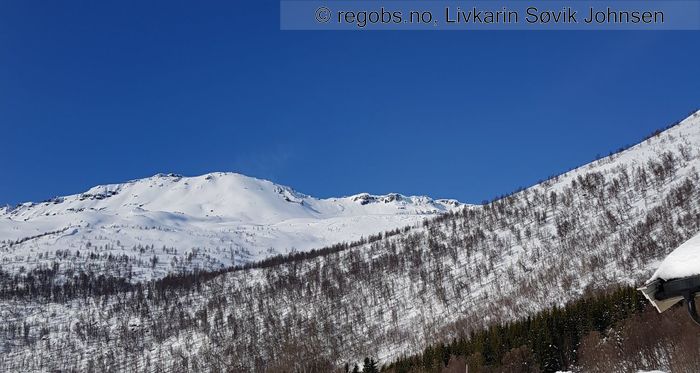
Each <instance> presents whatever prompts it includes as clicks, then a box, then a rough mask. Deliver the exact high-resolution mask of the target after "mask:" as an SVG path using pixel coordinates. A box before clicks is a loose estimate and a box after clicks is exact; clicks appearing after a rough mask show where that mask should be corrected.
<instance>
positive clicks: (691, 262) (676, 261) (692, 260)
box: [647, 234, 700, 283]
mask: <svg viewBox="0 0 700 373" xmlns="http://www.w3.org/2000/svg"><path fill="white" fill-rule="evenodd" d="M695 275H700V234H697V235H695V237H693V238H691V239H690V240H688V241H686V242H685V243H684V244H682V245H680V246H679V247H678V248H677V249H675V250H673V251H672V252H671V253H670V254H668V256H667V257H666V259H664V261H663V262H661V265H660V266H659V268H658V269H657V270H656V272H654V275H653V276H651V278H650V279H649V281H647V283H649V282H652V281H654V280H656V279H662V280H665V281H668V280H672V279H674V278H683V277H688V276H695Z"/></svg>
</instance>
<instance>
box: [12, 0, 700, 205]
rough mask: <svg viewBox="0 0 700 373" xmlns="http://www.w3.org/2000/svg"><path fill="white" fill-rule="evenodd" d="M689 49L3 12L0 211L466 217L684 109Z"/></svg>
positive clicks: (31, 8)
mask: <svg viewBox="0 0 700 373" xmlns="http://www.w3.org/2000/svg"><path fill="white" fill-rule="evenodd" d="M699 40H700V34H699V33H698V32H648V31H647V32H332V31H327V32H290V31H286V32H282V31H279V3H278V2H276V1H266V0H265V1H263V0H245V1H244V0H237V1H221V2H218V1H206V2H194V1H172V0H170V1H121V0H120V1H108V2H105V1H80V2H74V1H48V2H46V1H41V2H40V1H31V0H12V1H10V0H8V1H3V2H1V3H0V141H1V142H2V144H1V145H0V204H5V203H9V204H14V203H18V202H22V201H28V200H41V199H45V198H48V197H51V196H54V195H62V194H70V193H78V192H81V191H83V190H85V189H87V188H88V187H90V186H92V185H95V184H100V183H110V182H120V181H124V180H128V179H134V178H140V177H146V176H150V175H152V174H155V173H158V172H176V173H182V174H185V175H196V174H201V173H206V172H211V171H237V172H240V173H244V174H248V175H252V176H256V177H260V178H266V179H271V180H273V181H275V182H278V183H282V184H286V185H290V186H292V187H294V188H296V189H297V190H299V191H301V192H304V193H308V194H312V195H315V196H320V197H328V196H335V195H347V194H353V193H358V192H362V191H367V192H371V193H386V192H392V191H396V192H400V193H404V194H426V195H430V196H433V197H449V198H457V199H460V200H462V201H466V202H480V201H481V200H483V199H487V198H491V197H493V196H496V195H499V194H502V193H505V192H508V191H511V190H513V189H514V188H517V187H518V186H525V185H529V184H532V183H534V182H536V181H537V180H539V179H541V178H544V177H546V176H548V175H551V174H554V173H558V172H561V171H563V170H565V169H568V168H570V167H573V166H576V165H579V164H582V163H585V162H587V161H589V160H590V159H591V158H593V157H595V156H596V154H599V153H600V154H607V153H608V151H610V150H614V149H617V148H618V147H620V146H622V145H626V144H630V143H633V142H636V141H637V140H639V139H640V138H641V137H643V136H644V135H646V134H648V133H649V132H651V131H652V130H654V129H655V128H658V127H662V126H665V125H667V124H669V123H670V122H672V121H674V120H677V119H681V118H682V117H684V116H685V115H686V114H688V113H689V112H690V111H691V110H692V109H695V108H697V107H700V90H698V87H700V74H699V73H700V71H699V70H700V69H699V68H698V63H699V62H698V61H700V48H698V44H699Z"/></svg>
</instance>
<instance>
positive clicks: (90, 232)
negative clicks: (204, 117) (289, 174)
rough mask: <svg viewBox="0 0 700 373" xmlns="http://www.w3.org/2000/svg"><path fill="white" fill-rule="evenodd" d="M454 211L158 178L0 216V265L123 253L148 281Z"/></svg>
mask: <svg viewBox="0 0 700 373" xmlns="http://www.w3.org/2000/svg"><path fill="white" fill-rule="evenodd" d="M460 206H462V204H460V203H459V202H457V201H454V200H432V199H430V198H428V197H406V196H403V195H399V194H389V195H386V196H374V195H369V194H366V193H364V194H358V195H354V196H350V197H343V198H330V199H316V198H313V197H310V196H307V195H304V194H301V193H298V192H296V191H294V190H293V189H291V188H289V187H286V186H281V185H277V184H274V183H272V182H269V181H266V180H259V179H256V178H252V177H247V176H244V175H240V174H235V173H211V174H206V175H202V176H196V177H182V176H179V175H174V174H168V175H164V174H159V175H156V176H153V177H149V178H146V179H140V180H134V181H130V182H127V183H122V184H111V185H102V186H96V187H94V188H91V189H90V190H88V191H87V192H85V193H81V194H76V195H71V196H65V197H57V198H53V199H51V200H48V201H44V202H41V203H24V204H21V205H19V206H17V207H15V208H12V209H10V208H4V209H1V210H0V260H1V262H0V263H1V264H2V265H3V267H4V268H5V270H7V269H8V268H14V269H16V268H19V267H20V266H25V267H26V268H32V267H34V266H36V265H39V264H42V263H43V264H46V265H50V264H51V262H52V261H54V260H56V259H57V257H59V258H58V259H60V261H61V262H66V264H67V265H68V266H70V265H75V266H76V267H81V266H83V265H86V264H85V263H83V260H81V259H80V258H81V257H80V256H78V257H76V255H75V252H76V251H82V253H83V254H85V253H91V252H97V253H100V254H102V255H108V254H111V255H113V256H117V255H127V256H129V257H130V258H131V263H132V264H133V265H132V266H131V267H128V268H127V267H124V270H125V271H133V272H134V273H133V274H134V275H135V276H136V277H145V278H148V277H150V276H151V275H152V273H151V272H153V271H155V272H156V275H157V276H160V275H163V274H165V273H167V272H169V271H172V270H175V269H182V267H183V266H184V267H196V266H199V267H203V268H208V269H215V268H219V267H222V266H229V265H232V264H240V263H244V262H250V261H256V260H260V259H263V258H265V257H267V256H270V255H274V254H278V253H288V252H290V251H305V250H310V249H313V248H321V247H323V246H326V245H331V244H334V243H339V242H347V241H353V240H357V239H360V238H361V237H366V236H368V235H371V234H376V233H380V232H383V231H387V230H392V229H396V228H400V227H404V226H408V225H412V224H415V223H417V222H420V221H421V220H423V219H425V218H426V217H432V216H435V215H437V214H440V213H443V212H446V211H449V210H451V209H454V208H458V207H460ZM56 250H60V252H59V254H58V255H57V254H56ZM65 250H68V252H67V253H68V254H67V255H66V254H65ZM193 253H194V256H193ZM40 255H41V256H40ZM154 255H155V256H156V257H157V262H156V264H155V265H154V264H153V262H152V258H153V256H154ZM84 257H85V255H83V258H84ZM188 257H189V261H187V263H186V264H184V265H183V264H182V263H183V259H184V260H187V259H186V258H188ZM174 260H176V261H177V264H175V263H174ZM114 274H115V275H124V273H114Z"/></svg>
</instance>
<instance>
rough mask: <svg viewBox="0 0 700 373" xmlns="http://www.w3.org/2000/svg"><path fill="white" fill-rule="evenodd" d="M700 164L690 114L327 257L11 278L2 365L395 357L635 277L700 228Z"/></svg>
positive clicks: (328, 365)
mask: <svg viewBox="0 0 700 373" xmlns="http://www.w3.org/2000/svg"><path fill="white" fill-rule="evenodd" d="M698 168H700V114H698V113H695V114H693V115H692V116H691V117H689V118H688V119H686V120H684V121H682V122H681V123H680V124H678V125H676V126H674V127H672V128H670V129H668V130H666V131H664V132H662V133H659V134H656V135H654V136H652V137H650V138H648V139H647V140H645V141H643V142H642V143H640V144H638V145H636V146H634V147H631V148H629V149H627V150H625V151H622V152H620V153H617V154H614V155H611V156H609V157H606V158H602V159H600V160H597V161H595V162H593V163H591V164H589V165H586V166H583V167H580V168H578V169H575V170H573V171H570V172H568V173H566V174H564V175H560V176H558V177H554V178H552V179H549V180H547V181H545V182H543V183H540V184H538V185H536V186H533V187H530V188H527V189H524V190H522V191H519V192H517V193H514V194H512V195H509V196H506V197H503V198H500V199H497V200H495V201H493V202H491V203H488V204H484V205H482V206H470V207H466V208H464V209H461V210H459V211H457V212H450V213H447V214H444V215H442V216H440V217H438V218H435V219H433V220H429V221H426V222H425V223H424V224H423V226H422V227H418V228H413V229H408V230H405V231H400V232H394V234H391V235H387V236H386V237H382V238H381V239H376V240H372V241H371V242H365V243H363V244H360V245H355V246H352V247H348V248H344V247H341V248H339V249H338V250H328V251H327V253H326V254H325V255H318V256H315V255H312V256H309V257H306V258H297V259H302V260H279V261H278V262H277V263H276V264H274V265H273V264H271V265H265V266H260V267H258V268H248V269H242V270H236V271H227V272H223V273H221V274H220V275H218V276H208V280H207V281H193V280H192V278H191V277H181V278H177V277H174V278H172V279H170V280H169V282H168V285H167V286H164V285H163V282H159V283H148V284H145V285H143V286H137V287H129V288H128V289H125V290H124V291H107V292H104V293H100V294H92V295H90V294H87V293H86V295H85V296H72V297H64V298H61V300H60V301H56V300H55V299H52V298H50V297H46V296H45V295H36V296H31V295H27V294H26V293H22V294H19V293H17V294H16V295H12V294H13V289H12V288H13V287H14V286H15V285H14V284H13V283H12V281H11V280H9V279H8V281H6V282H5V283H4V285H3V286H5V287H6V290H5V291H4V294H6V295H4V298H3V299H2V303H0V315H2V318H3V320H6V323H4V324H3V325H1V326H0V337H2V338H3V340H4V341H5V343H4V344H3V345H1V346H0V348H1V352H2V353H1V354H0V370H9V371H29V370H52V369H61V370H71V369H76V370H85V371H109V370H115V369H126V370H133V371H142V370H143V371H169V372H179V371H183V372H184V371H227V370H232V371H261V372H264V371H269V372H278V371H332V370H334V369H338V370H343V367H344V366H345V364H346V363H347V364H349V366H353V365H354V364H355V363H358V362H361V361H362V360H363V359H364V358H365V357H367V356H370V357H373V358H374V359H376V360H378V361H379V362H380V363H390V362H392V361H395V360H397V359H399V358H400V357H402V356H409V355H413V354H416V353H419V352H421V351H423V350H424V348H425V347H426V346H428V345H430V344H434V343H438V342H448V341H452V340H453V339H455V338H457V339H459V338H462V337H464V336H466V335H470V333H473V332H476V331H479V330H482V329H483V328H485V327H488V326H489V325H494V324H496V323H502V322H507V321H514V320H518V319H522V318H523V317H526V316H528V315H535V314H536V313H537V312H539V311H542V310H545V309H548V308H550V307H552V306H563V305H564V304H565V303H567V302H569V301H571V300H574V299H577V298H579V297H581V296H582V295H583V294H585V293H587V292H590V291H593V290H595V289H597V288H609V287H610V286H611V285H614V284H627V285H633V284H638V283H639V282H640V281H641V279H644V278H646V277H648V275H649V274H650V272H651V270H652V269H653V268H652V267H653V264H655V263H657V262H658V260H659V259H660V258H662V257H663V256H665V254H667V253H668V252H669V251H671V250H672V249H674V248H675V247H676V246H677V245H678V244H679V243H681V242H683V241H684V240H686V239H687V238H689V237H690V236H692V235H694V234H695V233H697V232H698V231H700V189H699V187H698V186H699V185H700V175H699V174H698ZM56 291H57V292H60V291H61V290H60V289H58V287H57V289H56Z"/></svg>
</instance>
